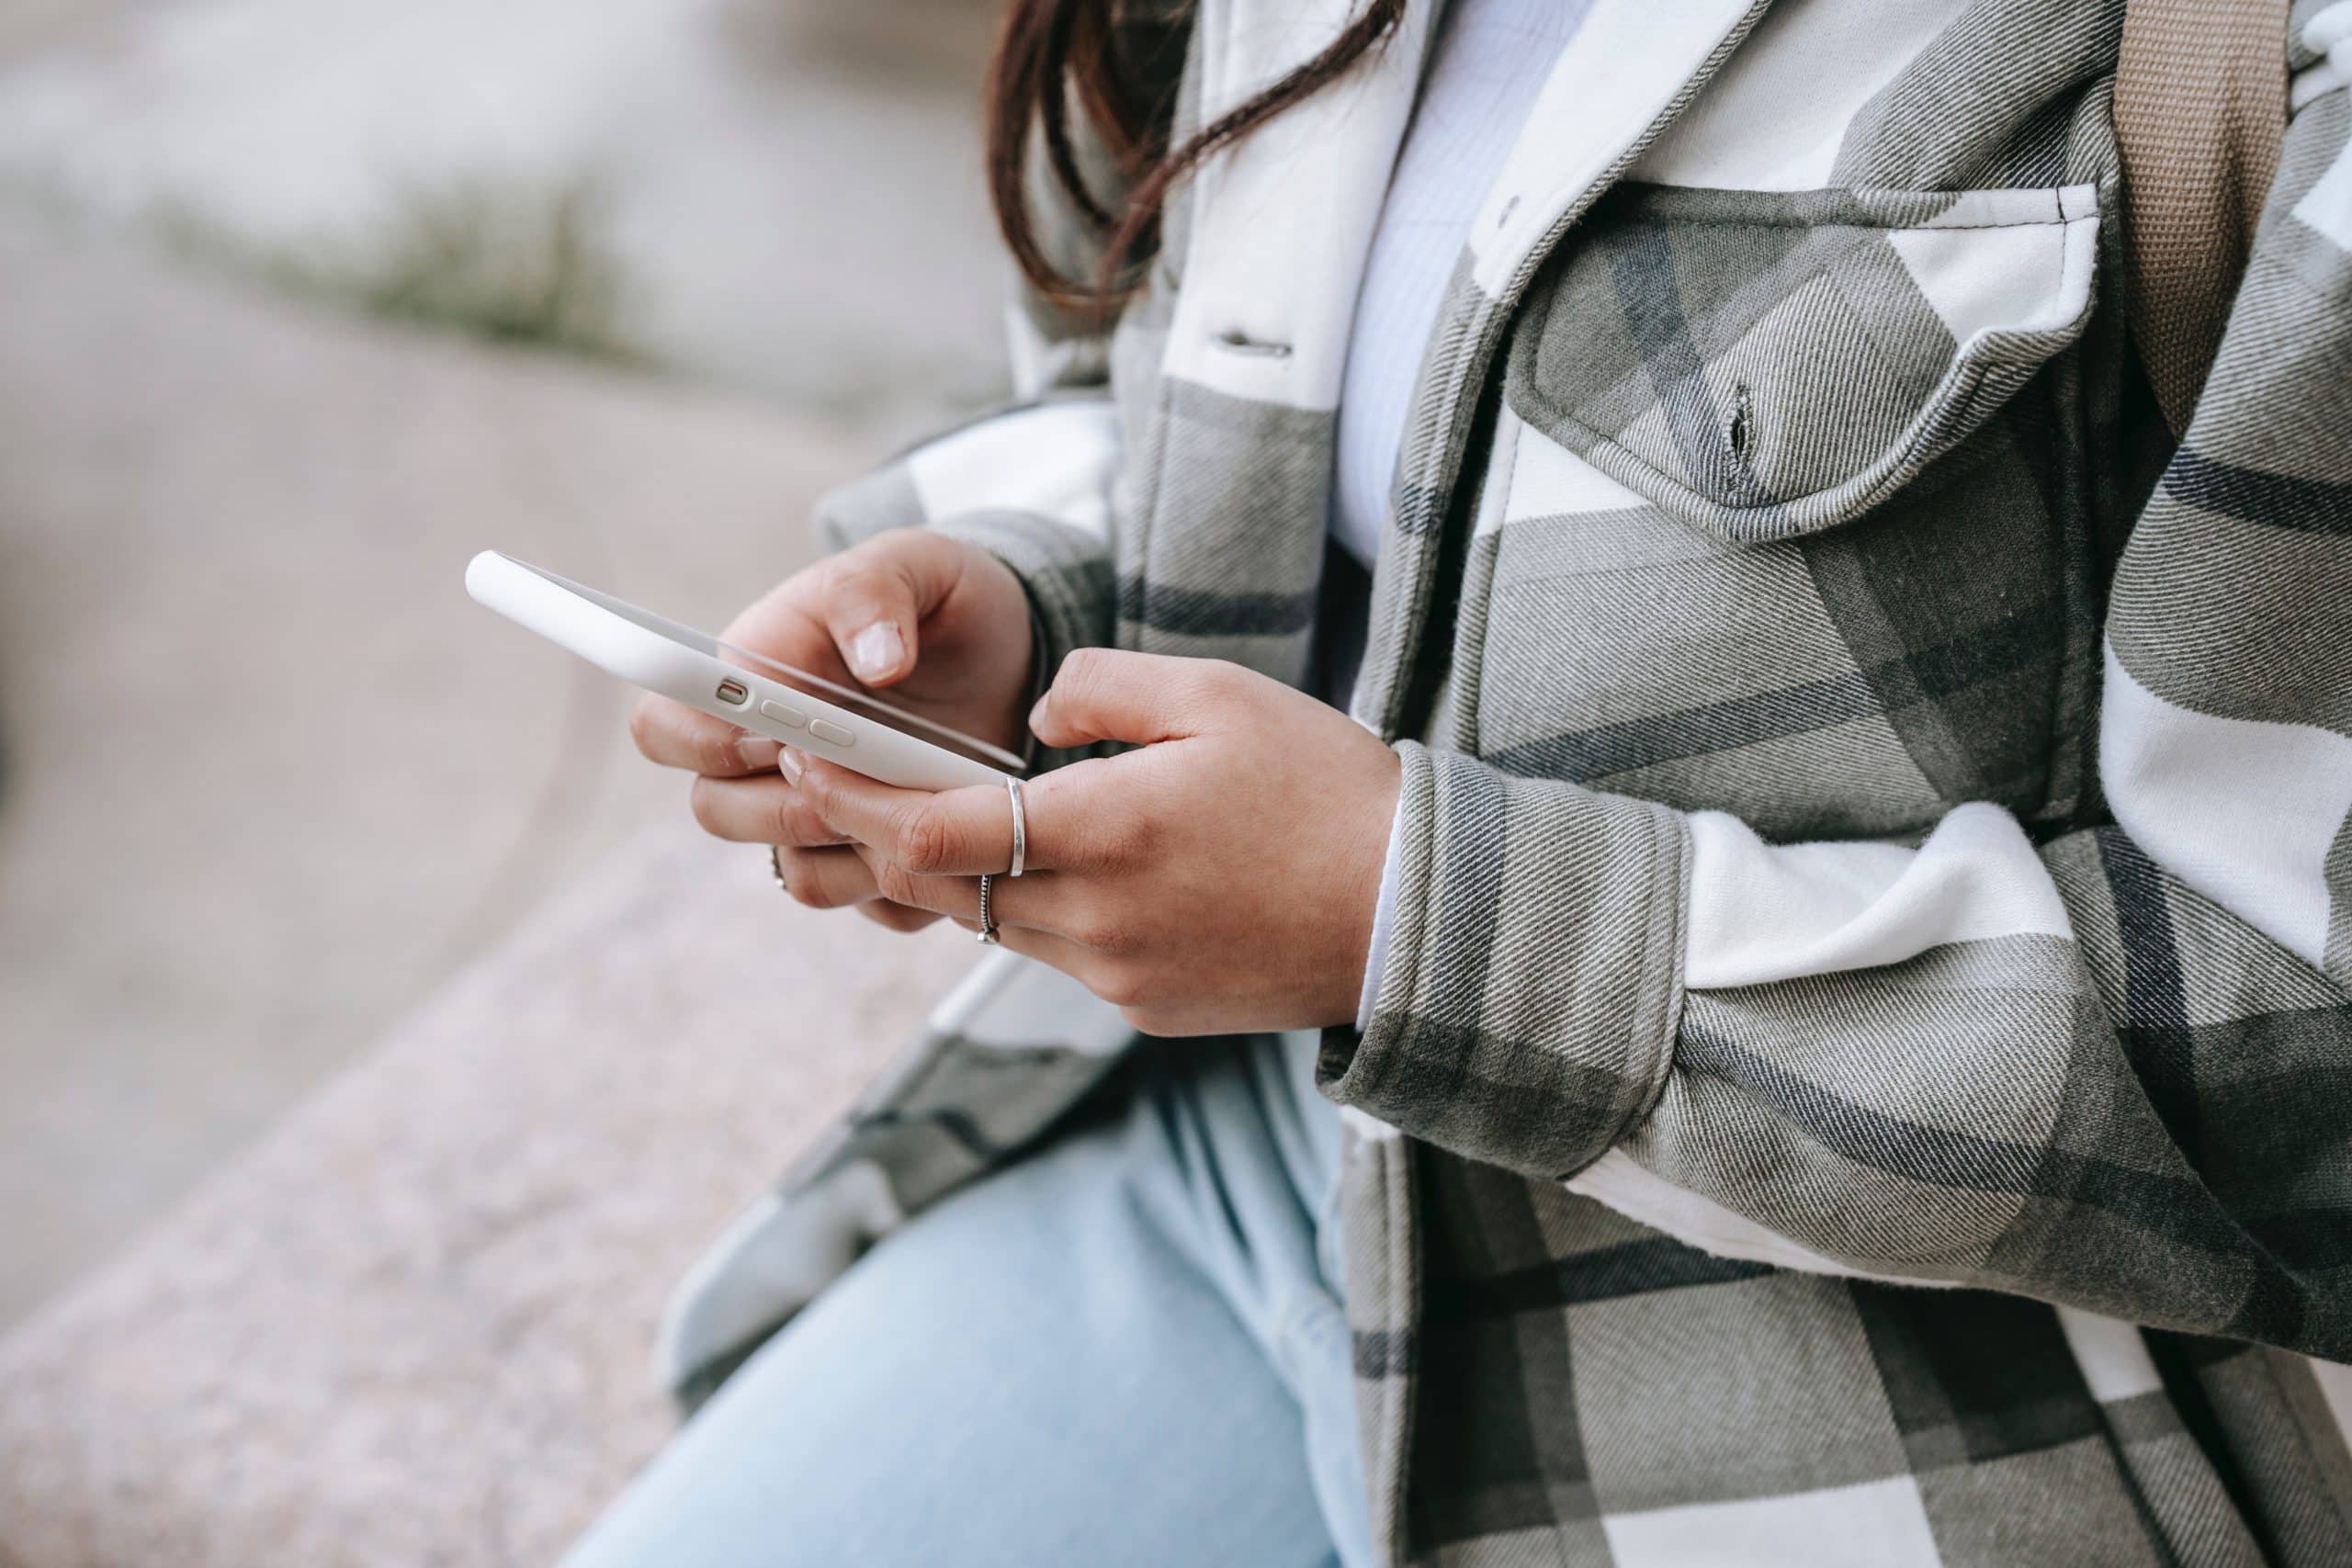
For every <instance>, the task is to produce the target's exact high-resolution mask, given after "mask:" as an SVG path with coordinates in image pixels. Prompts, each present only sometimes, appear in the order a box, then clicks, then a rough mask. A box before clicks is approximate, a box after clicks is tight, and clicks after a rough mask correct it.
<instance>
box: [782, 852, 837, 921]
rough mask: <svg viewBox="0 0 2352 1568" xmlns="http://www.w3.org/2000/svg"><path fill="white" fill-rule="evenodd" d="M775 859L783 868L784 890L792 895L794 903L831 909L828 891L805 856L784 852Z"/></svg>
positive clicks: (813, 907) (814, 907)
mask: <svg viewBox="0 0 2352 1568" xmlns="http://www.w3.org/2000/svg"><path fill="white" fill-rule="evenodd" d="M775 858H776V863H777V864H778V865H780V866H782V867H783V868H784V890H785V891H786V893H789V894H790V895H792V897H793V900H794V901H795V902H796V903H801V904H806V905H808V906H809V908H812V909H829V908H832V904H831V895H830V890H829V889H828V888H827V887H826V886H825V884H824V879H823V878H822V877H820V876H819V875H818V874H817V868H816V867H815V866H814V865H812V864H810V863H809V857H808V856H807V855H802V854H795V853H793V852H791V851H789V850H786V851H785V852H782V853H780V854H778V855H777V856H776V857H775Z"/></svg>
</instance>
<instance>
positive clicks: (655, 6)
mask: <svg viewBox="0 0 2352 1568" xmlns="http://www.w3.org/2000/svg"><path fill="white" fill-rule="evenodd" d="M987 11H988V8H987V7H986V6H983V5H980V4H978V0H886V3H882V4H877V5H874V6H857V7H842V6H839V5H836V4H831V0H678V3H677V4H674V5H673V4H672V0H616V4H615V5H613V6H607V7H597V8H595V9H594V12H593V14H591V13H582V12H581V11H579V9H578V8H577V7H576V6H570V5H563V4H560V5H557V6H555V7H554V9H553V10H552V11H550V9H549V6H548V3H547V0H495V4H493V5H480V4H476V3H475V0H420V3H419V4H418V5H416V6H402V7H393V8H391V9H390V10H386V9H385V8H384V7H381V6H375V5H372V4H366V3H363V0H175V3H173V4H156V3H153V0H0V280H5V281H0V1328H6V1325H8V1324H10V1323H11V1322H14V1321H17V1320H19V1319H21V1318H22V1317H23V1316H24V1315H25V1314H27V1313H28V1311H29V1310H30V1309H31V1307H32V1306H33V1305H34V1303H37V1302H39V1301H40V1300H41V1299H43V1298H44V1297H46V1296H48V1295H50V1294H51V1292H54V1291H56V1290H57V1289H58V1288H59V1287H60V1286H61V1285H62V1284H63V1283H64V1282H65V1281H68V1280H72V1279H74V1278H75V1277H76V1276H78V1275H81V1274H83V1273H84V1272H85V1271H86V1270H87V1269H90V1268H91V1266H92V1265H93V1264H94V1263H95V1262H96V1261H97V1260H98V1259H100V1258H104V1257H105V1256H107V1254H108V1253H109V1252H111V1251H113V1250H114V1249H115V1248H116V1247H119V1245H120V1244H121V1243H122V1241H123V1240H124V1239H125V1238H126V1237H127V1236H129V1235H130V1234H131V1233H132V1232H134V1231H135V1230H137V1229H138V1228H139V1227H141V1225H142V1224H147V1223H149V1222H150V1221H151V1220H153V1218H154V1217H155V1216H157V1215H159V1214H161V1213H163V1212H164V1211H165V1210H166V1209H167V1208H169V1207H170V1206H171V1205H173V1204H174V1203H175V1201H177V1200H179V1199H180V1198H181V1197H182V1196H183V1195H184V1194H185V1193H186V1192H187V1191H188V1190H190V1188H191V1186H192V1185H193V1184H194V1183H196V1182H197V1180H198V1178H199V1177H201V1176H202V1175H203V1174H204V1173H205V1172H207V1171H209V1170H211V1169H213V1168H216V1167H217V1166H219V1165H220V1163H221V1162H222V1161H223V1159H224V1158H225V1157H226V1156H229V1155H230V1154H231V1153H232V1152H233V1151H235V1150H237V1149H239V1148H241V1147H243V1146H246V1145H249V1144H250V1143H251V1142H252V1141H253V1140H254V1138H255V1137H256V1136H257V1135H258V1134H260V1133H261V1132H262V1131H263V1129H265V1128H266V1127H267V1126H268V1125H269V1124H270V1123H272V1122H274V1121H275V1120H277V1118H278V1117H279V1116H280V1115H281V1114H282V1113H283V1112H284V1111H287V1110H288V1108H289V1107H291V1106H292V1105H293V1104H294V1103H295V1102H296V1101H298V1100H300V1099H301V1098H302V1097H303V1096H304V1095H305V1094H307V1093H309V1092H310V1091H311V1090H312V1089H314V1088H315V1087H317V1086H319V1085H321V1084H322V1082H324V1081H325V1080H326V1079H328V1078H329V1077H333V1076H334V1074H335V1073H336V1072H337V1071H338V1070H339V1069H340V1068H342V1067H344V1066H346V1065H347V1064H349V1063H351V1062H353V1061H354V1060H355V1059H356V1058H357V1057H358V1056H359V1055H361V1054H362V1053H363V1052H364V1051H365V1050H366V1049H367V1047H368V1045H369V1044H370V1043H371V1042H372V1041H373V1040H374V1039H375V1038H376V1036H377V1035H378V1034H379V1032H381V1031H382V1030H383V1028H384V1027H385V1025H386V1024H387V1023H388V1022H389V1021H391V1020H392V1019H393V1018H394V1017H396V1016H397V1015H398V1014H400V1013H401V1011H403V1010H405V1009H406V1008H407V1007H408V1006H409V1005H410V1004H411V1003H413V1001H414V1000H415V999H416V998H420V997H422V996H424V994H425V993H427V992H428V991H429V990H430V989H432V988H433V987H435V985H436V984H438V983H439V982H441V981H442V980H444V979H445V978H446V977H447V976H449V975H451V974H452V973H454V972H455V971H456V970H458V968H459V967H461V966H462V965H463V964H466V963H467V962H468V961H469V960H471V959H474V958H478V957H479V956H480V955H481V954H482V953H485V952H486V951H488V950H490V949H491V947H492V945H493V944H494V943H495V942H496V940H497V939H498V938H499V937H500V936H501V935H502V934H503V933H504V932H506V931H508V930H509V929H510V928H512V927H514V926H515V924H516V922H517V921H518V920H519V919H521V918H522V917H523V916H524V915H525V914H526V912H527V911H529V910H530V909H532V908H535V907H536V906H537V905H539V904H540V903H542V902H543V901H545V900H546V899H547V898H548V897H550V896H552V895H553V894H555V893H557V892H558V891H559V890H560V889H561V888H563V887H564V886H566V885H567V879H568V878H571V877H572V876H575V875H578V874H582V873H583V872H584V870H585V868H586V867H587V866H588V864H589V863H592V862H594V861H595V860H596V859H598V858H599V857H600V856H601V855H603V854H604V853H605V852H606V851H607V850H608V848H609V847H610V846H611V845H613V844H614V843H616V842H617V841H619V840H623V839H625V838H627V837H628V836H629V835H630V833H631V832H632V831H634V830H635V829H639V828H640V827H642V826H643V825H644V824H646V823H648V822H649V821H659V820H661V819H663V818H674V817H675V816H676V815H678V814H680V813H682V812H683V811H684V789H683V787H682V785H681V784H680V783H679V782H678V781H677V780H675V779H674V778H670V777H664V776H662V775H661V774H659V773H657V772H656V771H655V770H653V769H652V768H650V766H647V765H645V764H643V763H642V762H640V761H639V760H638V759H637V758H636V757H635V755H634V753H633V752H632V751H630V750H628V746H627V742H626V739H625V738H624V736H623V734H622V731H621V719H622V715H623V713H624V710H625V707H626V705H627V700H628V698H627V694H626V693H625V692H624V691H623V690H622V689H621V688H620V687H619V686H618V684H617V683H616V682H611V681H609V680H608V679H607V678H605V677H604V676H602V675H601V674H598V673H597V672H595V671H591V670H589V669H588V668H587V667H585V666H583V665H579V664H577V663H575V662H574V661H571V660H569V659H568V658H567V657H566V656H564V655H562V654H560V653H559V652H557V651H556V650H554V649H550V648H548V647H546V646H544V645H542V644H539V643H538V642H537V641H536V639H533V638H531V637H529V636H528V635H527V634H526V633H524V632H522V631H520V630H519V629H517V628H515V627H513V626H509V625H507V624H505V623H504V622H502V621H499V620H497V619H496V618H494V617H493V616H492V615H489V614H488V613H487V612H485V611H482V610H481V609H479V608H478V607H476V606H475V605H473V604H471V603H470V601H469V600H467V599H466V598H465V596H464V594H463V592H462V591H461V588H460V581H459V580H460V574H461V572H462V570H463V568H464V565H465V562H466V560H467V558H469V557H470V556H471V555H472V554H473V552H474V551H476V550H478V549H481V548H483V547H499V548H503V549H505V550H508V551H510V552H512V553H514V554H516V555H519V556H521V557H523V558H526V559H531V560H536V561H539V562H542V563H544V564H546V565H548V566H550V567H553V568H555V569H556V570H560V571H562V572H564V573H566V574H567V575H570V576H572V577H575V578H578V579H580V580H582V581H588V582H591V583H594V584H597V585H599V586H603V587H606V588H609V589H611V590H612V591H614V592H619V593H622V594H623V595H625V596H627V597H628V598H631V599H634V600H636V601H638V602H639V603H641V604H647V605H648V606H650V607H652V608H655V609H658V610H662V611H663V612H665V613H667V614H669V615H673V616H674V617H676V618H678V619H681V620H684V621H687V622H689V623H693V624H700V625H705V626H718V625H719V624H721V623H723V622H724V621H725V620H726V619H727V618H728V616H729V615H731V614H732V613H733V611H734V610H735V609H736V608H737V607H738V606H739V605H740V604H742V603H743V602H744V601H746V600H747V599H749V598H750V597H752V595H753V594H755V593H757V592H760V591H762V590H763V589H764V588H766V587H767V586H768V585H770V584H771V583H773V582H774V581H776V580H777V579H778V578H780V577H782V576H784V575H785V574H786V573H788V572H789V571H790V570H793V569H794V568H795V567H796V566H797V565H798V564H799V563H801V562H802V561H804V560H805V559H806V558H808V557H809V553H810V542H809V536H808V531H807V526H806V518H807V515H808V511H809V503H810V502H811V500H812V499H813V497H814V496H815V495H816V494H817V493H819V492H820V491H821V490H822V488H823V487H824V486H826V485H827V484H830V483H831V482H833V481H835V480H837V479H842V478H845V477H847V476H848V475H849V474H851V473H853V472H854V471H856V470H857V469H858V468H862V467H863V466H865V464H866V463H868V462H870V461H871V460H872V459H873V458H874V457H876V456H877V455H879V454H881V453H883V452H886V451H888V450H890V449H892V448H893V447H895V446H898V445H899V444H901V443H903V442H904V441H905V440H906V439H908V438H909V437H910V435H911V434H915V433H916V432H918V431H919V430H921V429H922V428H924V427H926V426H928V425H931V424H934V423H937V422H938V421H939V420H940V419H941V418H942V417H943V415H945V414H948V413H951V412H962V411H964V410H967V409H968V408H970V407H972V406H973V405H975V404H976V403H978V402H981V401H984V400H986V399H987V398H989V396H991V395H993V393H994V389H995V387H996V385H997V380H996V371H995V370H994V368H993V367H992V365H991V359H992V349H991V344H992V342H993V338H994V334H995V332H996V321H995V311H994V306H993V301H994V299H996V297H997V295H998V291H999V288H1000V286H1001V262H1000V260H999V258H998V257H997V255H996V254H995V252H994V250H993V247H992V245H991V243H990V242H989V233H988V224H987V220H986V214H985V210H984V208H983V206H982V203H981V201H980V199H979V192H978V179H977V165H978V152H977V149H976V144H975V141H974V135H973V129H972V120H973V101H974V98H975V96H976V93H977V87H976V84H977V82H978V73H979V55H980V52H981V51H982V49H983V47H984V45H985V35H986V31H987V19H986V17H987ZM665 18H668V20H667V21H666V22H665ZM665 27H666V28H667V30H664V28H665ZM355 29H356V30H355ZM624 79H625V80H626V81H627V83H628V90H627V91H625V92H624V91H622V90H620V88H619V87H618V86H616V83H618V82H620V81H622V80H624ZM534 160H536V161H534ZM583 167H584V168H586V169H587V170H588V172H589V173H591V174H592V175H594V177H595V178H596V179H597V180H598V181H600V182H602V183H603V184H604V185H605V188H607V189H608V190H609V191H611V193H612V194H613V196H614V200H613V202H612V204H611V205H610V207H609V208H608V209H604V211H605V218H606V219H608V220H609V224H610V226H609V229H608V231H606V232H605V234H604V240H605V242H608V243H609V244H610V245H611V246H613V247H615V248H616V254H618V255H619V256H621V257H622V259H623V260H624V261H625V262H626V263H627V264H628V278H629V280H630V288H629V291H628V297H627V301H626V302H627V304H628V310H627V312H626V313H625V320H624V322H623V324H624V325H625V327H626V328H627V330H628V333H629V334H630V336H631V338H632V341H633V343H634V344H635V346H636V348H637V349H638V350H639V351H640V353H641V356H642V357H643V358H645V359H646V360H648V361H650V362H652V363H657V364H660V365H662V366H664V367H667V368H666V370H663V371H658V372H657V371H652V370H628V369H623V368H617V367H613V366H610V365H601V366H600V365H597V364H594V363H590V362H586V361H581V360H574V359H565V358H561V357H558V356H552V355H533V354H530V353H528V352H523V351H501V350H496V349H492V348H487V347H483V346H481V345H479V344H474V343H470V342H469V341H466V340H464V339H462V338H460V337H457V336H453V335H451V334H450V333H447V332H442V333H433V332H424V331H416V330H408V329H401V328H395V327H392V326H390V325H386V324H384V323H382V322H379V321H368V320H365V319H361V318H359V317H357V316H354V315H350V314H338V313H335V312H334V311H332V310H324V309H322V308H319V307H316V306H311V305H304V304H300V303H297V302H294V301H291V300H289V299H287V298H285V297H284V296H282V295H274V294H272V293H270V292H267V291H266V289H265V288H263V287H262V286H261V285H259V284H258V283H254V282H249V281H240V280H239V279H238V277H237V276H235V274H234V271H233V269H228V270H224V269H223V268H222V267H221V266H220V265H217V260H218V258H215V263H216V265H209V266H197V265H188V264H187V261H186V259H185V258H182V259H180V260H174V259H172V258H171V257H170V256H169V255H168V254H167V253H166V251H165V250H164V249H162V248H159V247H158V246H157V245H156V244H154V243H153V240H154V234H153V228H152V225H151V224H149V223H148V222H147V220H148V219H149V218H151V217H152V216H153V209H155V208H156V207H157V206H159V205H162V206H166V207H169V208H170V209H173V210H175V211H179V212H187V211H197V212H200V213H202V214H204V215H205V216H207V218H208V220H220V221H223V222H228V223H230V224H232V226H242V228H243V230H245V231H250V234H251V237H253V238H254V241H255V243H279V242H283V243H288V244H292V243H300V242H302V241H303V240H304V237H305V236H314V235H316V234H320V233H327V234H330V235H331V234H334V233H336V232H342V231H345V230H347V229H348V227H349V225H348V224H347V223H346V222H345V220H349V219H351V218H352V213H351V212H350V211H347V210H345V209H342V208H339V207H338V206H337V205H336V204H337V203H338V202H339V201H341V200H342V199H343V198H344V197H345V196H347V195H350V194H351V193H355V192H356V193H360V194H363V195H364V194H367V193H368V192H374V193H376V194H378V195H380V194H382V193H383V192H385V191H387V190H390V191H393V192H395V193H397V192H398V191H400V190H401V189H405V188H410V187H411V186H417V185H419V184H420V182H421V183H422V185H423V186H432V185H433V182H435V181H440V182H443V183H447V181H449V180H456V181H460V182H462V181H465V180H470V179H473V178H475V177H476V176H477V175H485V174H487V175H495V176H497V177H499V178H505V177H508V176H509V175H512V174H513V173H514V172H515V170H517V169H522V170H525V171H526V173H527V172H531V171H536V172H537V175H548V176H550V177H551V176H552V175H556V174H560V173H563V172H564V171H567V170H574V169H578V168H583ZM420 171H422V173H420ZM338 225H342V228H338ZM730 388H731V389H733V390H729V389H730Z"/></svg>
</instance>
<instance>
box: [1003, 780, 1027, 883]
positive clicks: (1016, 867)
mask: <svg viewBox="0 0 2352 1568" xmlns="http://www.w3.org/2000/svg"><path fill="white" fill-rule="evenodd" d="M1004 793H1005V794H1007V795H1011V796H1012V870H1011V871H1008V872H1006V873H1005V875H1007V876H1018V875H1020V874H1021V867H1022V864H1023V862H1025V861H1027V860H1028V858H1029V813H1028V812H1027V811H1025V810H1023V808H1022V805H1021V781H1020V780H1019V779H1013V778H1008V779H1006V780H1005V781H1004Z"/></svg>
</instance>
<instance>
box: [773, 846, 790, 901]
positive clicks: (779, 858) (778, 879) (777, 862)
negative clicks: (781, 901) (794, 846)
mask: <svg viewBox="0 0 2352 1568" xmlns="http://www.w3.org/2000/svg"><path fill="white" fill-rule="evenodd" d="M768 869H769V870H770V871H772V872H774V873H775V885H776V886H778V887H779V888H781V889H783V890H784V891H785V892H786V893H789V892H791V891H792V885H791V884H790V883H788V882H786V881H785V879H784V846H783V845H782V844H770V845H769V846H768Z"/></svg>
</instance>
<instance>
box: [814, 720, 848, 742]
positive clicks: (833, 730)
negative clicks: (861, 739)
mask: <svg viewBox="0 0 2352 1568" xmlns="http://www.w3.org/2000/svg"><path fill="white" fill-rule="evenodd" d="M809 734H811V735H813V736H815V737H816V738H817V739H820V740H830V741H831V742H832V743H833V744H834V745H836V746H854V745H856V744H857V737H856V736H854V735H853V734H851V733H850V732H849V731H848V730H846V729H843V728H842V727H841V726H840V725H838V724H833V723H831V722H829V721H827V720H825V719H821V718H820V719H819V720H817V721H816V722H815V723H814V724H811V725H810V726H809Z"/></svg>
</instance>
